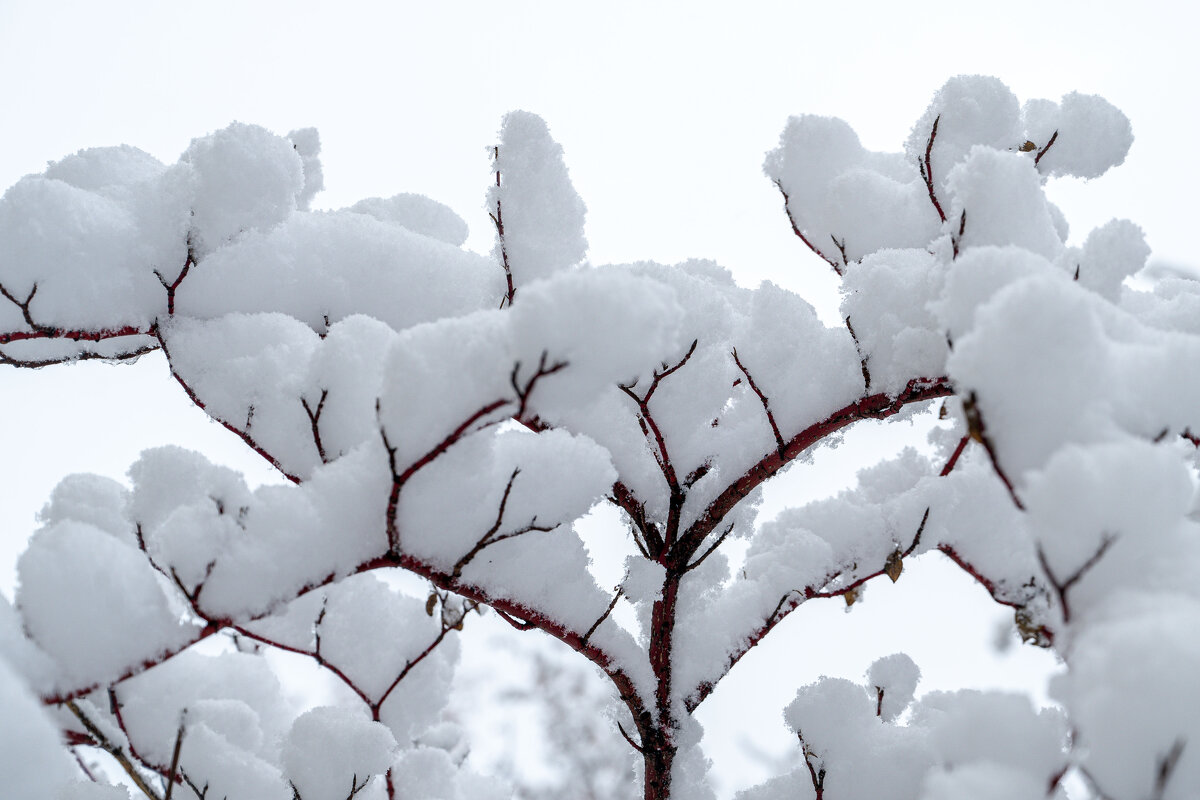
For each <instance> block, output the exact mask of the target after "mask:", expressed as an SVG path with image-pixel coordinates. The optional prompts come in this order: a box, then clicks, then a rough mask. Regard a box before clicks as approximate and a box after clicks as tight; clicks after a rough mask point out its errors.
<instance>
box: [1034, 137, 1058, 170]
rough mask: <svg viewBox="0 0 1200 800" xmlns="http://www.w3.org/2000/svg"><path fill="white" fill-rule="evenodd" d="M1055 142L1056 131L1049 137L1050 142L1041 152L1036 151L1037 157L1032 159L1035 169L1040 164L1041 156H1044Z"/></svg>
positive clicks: (1056, 139)
mask: <svg viewBox="0 0 1200 800" xmlns="http://www.w3.org/2000/svg"><path fill="white" fill-rule="evenodd" d="M1056 141H1058V131H1057V130H1056V131H1054V133H1053V134H1052V135H1051V136H1050V141H1048V142H1046V145H1045V146H1044V147H1043V148H1042V149H1041V150H1038V152H1037V155H1036V156H1034V157H1033V165H1034V166H1035V167H1036V166H1037V165H1038V164H1040V163H1041V162H1042V156H1044V155H1046V153H1047V151H1049V150H1050V148H1051V147H1053V146H1054V143H1055V142H1056Z"/></svg>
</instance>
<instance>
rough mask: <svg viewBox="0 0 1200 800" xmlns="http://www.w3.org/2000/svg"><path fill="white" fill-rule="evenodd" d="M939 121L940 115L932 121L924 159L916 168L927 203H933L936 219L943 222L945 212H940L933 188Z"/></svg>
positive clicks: (939, 204) (940, 207)
mask: <svg viewBox="0 0 1200 800" xmlns="http://www.w3.org/2000/svg"><path fill="white" fill-rule="evenodd" d="M941 121H942V115H941V114H938V115H937V117H935V118H934V120H933V129H932V130H930V131H929V141H927V142H926V143H925V158H924V159H923V160H920V161H918V166H920V168H921V177H922V178H924V179H925V188H926V189H928V190H929V202H931V203H933V207H934V209H936V210H937V213H938V218H939V219H941V221H942V222H945V221H946V212H945V211H943V210H942V204H941V203H940V202H938V199H937V192H935V191H934V188H933V185H934V184H933V141H934V140H935V139H936V138H937V131H938V123H939V122H941Z"/></svg>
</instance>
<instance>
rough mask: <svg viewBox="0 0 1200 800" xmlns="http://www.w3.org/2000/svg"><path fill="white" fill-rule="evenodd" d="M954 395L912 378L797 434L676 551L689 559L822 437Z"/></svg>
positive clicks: (937, 382) (713, 506)
mask: <svg viewBox="0 0 1200 800" xmlns="http://www.w3.org/2000/svg"><path fill="white" fill-rule="evenodd" d="M952 394H954V389H953V387H952V386H951V385H950V380H949V379H948V378H914V379H913V380H911V381H909V382H908V385H907V386H906V387H905V389H904V391H902V392H900V393H899V394H898V395H896V396H895V397H892V396H890V395H888V394H884V393H880V394H873V395H869V396H867V397H862V398H860V399H858V400H856V401H854V402H853V403H851V404H850V405H848V406H845V407H844V408H840V409H838V410H837V411H835V412H833V413H832V414H830V415H829V416H828V417H826V418H825V419H823V420H821V421H820V422H816V423H814V424H812V425H810V426H808V427H807V428H805V429H804V430H802V431H800V432H799V433H797V434H796V435H795V436H793V437H792V438H791V439H789V440H788V441H787V443H786V446H785V447H784V449H783V452H782V453H779V452H772V453H769V454H767V455H765V456H763V457H762V459H760V460H759V462H758V463H757V464H755V465H754V466H752V467H750V469H748V470H747V471H746V472H745V473H744V474H743V475H742V476H741V477H740V478H738V479H737V480H736V481H734V482H733V483H731V484H730V485H729V486H728V487H726V488H725V490H724V491H723V492H721V493H720V494H719V495H717V497H716V498H715V499H714V500H713V501H712V502H711V503H709V505H708V507H707V508H706V509H705V510H704V512H703V513H702V514H700V516H699V517H698V518H697V519H696V521H695V522H693V523H692V525H691V527H689V528H688V530H687V533H685V534H684V536H683V538H682V539H681V540H680V548H679V549H680V551H681V553H686V555H687V556H688V557H690V556H691V555H692V554H693V553H695V551H696V549H697V548H698V547H699V546H700V544H701V542H703V541H704V539H706V538H707V537H708V535H709V534H710V533H712V531H713V529H715V528H716V527H717V526H718V525H719V524H720V522H721V520H723V519H724V518H725V516H726V515H727V514H729V513H730V512H731V511H732V510H733V508H734V506H736V505H737V504H738V503H739V502H741V501H742V499H743V498H745V497H746V496H747V495H749V494H750V493H751V492H753V491H754V490H755V489H757V488H758V487H759V486H761V485H762V484H763V483H764V482H765V481H767V480H768V479H769V478H772V477H774V476H775V475H776V474H777V473H778V472H779V471H780V470H781V469H783V468H784V467H785V466H787V465H788V464H789V463H791V461H792V460H793V459H795V458H796V457H797V456H799V455H800V454H801V453H803V452H804V451H805V450H807V449H808V448H810V447H812V446H813V445H815V444H817V443H818V442H820V441H821V440H822V439H824V438H825V437H827V436H829V435H831V434H833V433H836V432H837V431H839V430H841V429H842V428H845V427H847V426H849V425H852V424H853V423H855V422H859V421H861V420H864V419H886V418H888V417H890V416H893V415H895V414H898V413H899V412H900V411H901V410H903V409H904V407H905V406H908V405H911V404H912V403H922V402H925V401H926V400H933V399H936V398H938V397H948V396H949V395H952Z"/></svg>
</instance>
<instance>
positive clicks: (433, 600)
mask: <svg viewBox="0 0 1200 800" xmlns="http://www.w3.org/2000/svg"><path fill="white" fill-rule="evenodd" d="M437 601H438V596H437V592H433V593H432V594H430V595H429V597H428V598H426V600H425V613H426V614H427V615H428V616H430V617H432V616H433V610H434V609H435V608H437Z"/></svg>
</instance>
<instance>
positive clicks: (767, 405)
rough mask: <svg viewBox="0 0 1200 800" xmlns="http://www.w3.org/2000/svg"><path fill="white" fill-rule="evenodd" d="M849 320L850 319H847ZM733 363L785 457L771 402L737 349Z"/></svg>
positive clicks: (864, 362) (864, 369) (734, 351)
mask: <svg viewBox="0 0 1200 800" xmlns="http://www.w3.org/2000/svg"><path fill="white" fill-rule="evenodd" d="M846 319H847V320H849V317H847V318H846ZM733 363H735V364H737V366H738V369H740V370H741V371H742V374H743V375H745V376H746V382H747V383H748V384H750V390H751V391H753V392H754V394H756V395H757V396H758V402H759V403H761V404H762V407H763V411H764V412H766V415H767V422H769V423H770V424H771V433H773V434H775V444H776V446H777V447H778V448H779V454H780V455H783V448H784V441H783V434H781V433H780V432H779V426H778V425H777V424H775V415H774V414H773V413H771V401H770V400H768V399H767V396H766V395H765V394H763V392H762V389H760V388H758V384H757V383H755V382H754V377H753V376H752V375H751V374H750V370H748V369H746V365H745V364H743V363H742V360H741V359H740V358H738V352H737V348H736V347H735V348H733ZM866 369H867V367H866V361H865V360H864V361H863V372H864V373H865V372H866Z"/></svg>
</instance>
